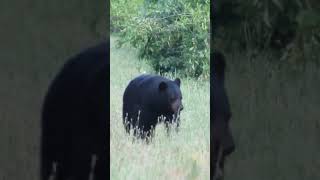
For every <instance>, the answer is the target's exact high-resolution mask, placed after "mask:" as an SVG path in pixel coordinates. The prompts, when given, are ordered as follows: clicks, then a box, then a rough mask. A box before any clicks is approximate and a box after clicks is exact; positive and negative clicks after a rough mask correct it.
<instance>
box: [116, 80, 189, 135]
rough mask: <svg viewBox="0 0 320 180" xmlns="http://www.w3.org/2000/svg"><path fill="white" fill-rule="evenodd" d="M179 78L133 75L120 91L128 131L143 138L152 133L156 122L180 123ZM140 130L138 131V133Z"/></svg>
mask: <svg viewBox="0 0 320 180" xmlns="http://www.w3.org/2000/svg"><path fill="white" fill-rule="evenodd" d="M180 83H181V81H180V79H179V78H177V79H175V80H174V81H172V80H169V79H167V78H164V77H162V76H157V75H148V74H143V75H140V76H138V77H136V78H135V79H133V80H132V81H131V82H130V83H129V85H128V86H127V88H126V89H125V91H124V95H123V114H122V115H123V123H124V126H125V129H126V131H127V132H128V133H130V129H131V128H132V127H133V129H134V135H135V136H137V137H141V138H142V139H145V138H146V139H147V140H148V139H149V138H150V137H152V136H153V132H154V129H155V126H156V124H157V123H158V122H160V121H162V122H164V123H165V125H166V127H167V130H168V132H169V127H170V126H169V124H172V123H176V129H178V127H179V123H180V118H179V116H180V111H181V110H182V109H183V105H182V94H181V91H180ZM138 132H139V133H138Z"/></svg>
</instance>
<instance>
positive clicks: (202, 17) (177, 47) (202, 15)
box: [119, 0, 210, 77]
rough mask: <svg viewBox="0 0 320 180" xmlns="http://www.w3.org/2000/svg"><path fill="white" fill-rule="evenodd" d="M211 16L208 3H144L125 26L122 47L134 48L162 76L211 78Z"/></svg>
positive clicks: (121, 35) (121, 32)
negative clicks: (178, 75) (175, 75)
mask: <svg viewBox="0 0 320 180" xmlns="http://www.w3.org/2000/svg"><path fill="white" fill-rule="evenodd" d="M209 13H210V12H209V0H205V1H190V2H188V1H184V0H166V1H165V0H162V1H161V0H159V1H157V2H154V1H153V2H152V1H150V2H148V3H147V2H145V3H144V5H143V6H142V7H141V8H140V9H139V11H138V12H137V13H136V15H133V16H132V17H131V18H128V19H126V21H125V22H123V24H124V25H125V27H122V28H121V31H120V37H121V39H120V41H119V42H120V45H122V44H123V43H130V44H131V45H133V46H134V47H135V48H137V49H138V50H139V57H140V58H141V59H145V60H146V61H148V62H149V63H150V64H151V66H152V67H153V68H154V70H156V71H157V72H159V73H160V74H162V73H167V72H177V73H179V74H181V75H186V76H192V77H199V76H201V75H202V76H208V75H209V31H208V25H209Z"/></svg>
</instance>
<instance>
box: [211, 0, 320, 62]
mask: <svg viewBox="0 0 320 180" xmlns="http://www.w3.org/2000/svg"><path fill="white" fill-rule="evenodd" d="M319 11H320V1H317V0H296V1H291V0H272V1H266V0H265V1H257V0H247V1H240V0H225V1H216V5H215V6H214V12H215V13H214V16H215V20H214V28H213V30H214V32H213V34H214V36H213V37H214V44H213V45H214V47H217V48H223V49H228V48H231V49H240V50H241V49H242V50H244V49H245V50H248V49H249V50H258V51H261V50H273V51H274V52H277V53H278V54H280V55H282V57H283V58H287V57H290V56H291V58H292V55H293V56H295V57H299V56H301V55H302V56H301V57H304V55H311V54H310V53H311V52H309V50H310V49H314V48H316V47H318V48H319V47H320V13H319ZM313 52H316V51H313Z"/></svg>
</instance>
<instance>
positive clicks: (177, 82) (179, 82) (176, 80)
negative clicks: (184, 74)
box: [174, 78, 181, 87]
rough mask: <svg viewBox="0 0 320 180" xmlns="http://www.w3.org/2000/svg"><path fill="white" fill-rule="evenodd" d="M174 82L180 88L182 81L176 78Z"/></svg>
mask: <svg viewBox="0 0 320 180" xmlns="http://www.w3.org/2000/svg"><path fill="white" fill-rule="evenodd" d="M174 82H175V83H176V84H177V85H178V86H179V87H180V84H181V80H180V79H179V78H176V79H175V80H174Z"/></svg>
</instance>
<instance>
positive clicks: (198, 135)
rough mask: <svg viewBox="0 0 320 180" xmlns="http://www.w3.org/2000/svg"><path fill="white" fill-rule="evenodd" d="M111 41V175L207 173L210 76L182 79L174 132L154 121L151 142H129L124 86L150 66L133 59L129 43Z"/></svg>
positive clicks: (140, 178)
mask: <svg viewBox="0 0 320 180" xmlns="http://www.w3.org/2000/svg"><path fill="white" fill-rule="evenodd" d="M110 41H111V50H110V52H111V54H110V64H111V65H110V68H111V72H110V93H111V94H110V105H111V106H110V154H111V155H110V158H111V159H110V161H111V162H110V166H111V167H110V178H111V179H112V180H118V179H119V180H125V179H130V180H131V179H132V180H135V179H137V180H150V179H152V180H156V179H165V180H169V179H201V180H202V179H209V175H210V168H209V167H210V160H209V159H210V126H209V125H210V119H209V118H210V98H209V97H210V89H209V81H205V80H204V81H200V80H198V81H196V80H193V79H187V78H182V79H181V80H182V84H181V91H182V94H183V104H184V110H183V112H182V113H181V126H180V131H179V132H178V133H172V136H170V137H168V136H167V135H166V131H165V128H164V126H163V124H159V125H158V126H157V127H156V131H155V132H156V134H155V138H154V140H153V141H152V143H151V144H149V145H146V144H145V143H144V142H142V141H135V142H133V141H132V137H131V136H129V135H128V134H126V133H125V130H124V127H123V124H122V96H123V92H124V89H125V88H126V86H127V85H128V83H129V81H130V80H132V79H133V78H134V77H136V76H138V75H139V74H142V73H144V72H146V73H153V72H152V69H151V68H150V67H149V66H148V65H147V64H146V63H145V62H143V61H139V60H138V59H137V53H136V51H135V50H134V49H132V48H130V47H123V48H120V49H118V48H116V47H115V45H116V41H115V37H111V40H110ZM171 78H174V77H171Z"/></svg>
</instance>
